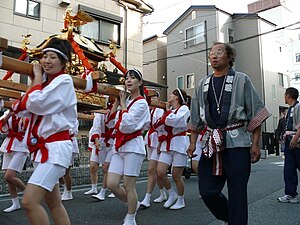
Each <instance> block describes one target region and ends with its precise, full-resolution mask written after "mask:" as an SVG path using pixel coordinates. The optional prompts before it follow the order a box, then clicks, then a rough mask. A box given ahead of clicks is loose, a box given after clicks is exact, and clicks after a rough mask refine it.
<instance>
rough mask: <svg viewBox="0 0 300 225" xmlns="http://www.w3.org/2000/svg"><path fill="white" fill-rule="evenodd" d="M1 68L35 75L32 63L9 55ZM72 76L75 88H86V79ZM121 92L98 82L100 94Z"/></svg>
mask: <svg viewBox="0 0 300 225" xmlns="http://www.w3.org/2000/svg"><path fill="white" fill-rule="evenodd" d="M0 69H3V70H8V71H14V72H16V73H20V74H24V75H27V76H31V77H32V76H33V66H32V64H30V63H27V62H23V61H20V60H17V59H14V58H11V57H8V56H2V65H0ZM98 72H99V71H98ZM100 73H101V72H99V74H100ZM96 74H97V73H96ZM71 77H72V79H73V82H74V87H75V88H77V89H85V88H86V80H85V79H82V78H79V77H75V76H71ZM93 79H94V78H93ZM119 92H120V90H119V89H117V88H115V87H111V86H107V85H103V84H99V83H98V84H97V93H99V94H105V95H110V96H113V97H119Z"/></svg>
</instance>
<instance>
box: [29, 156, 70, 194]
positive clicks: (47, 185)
mask: <svg viewBox="0 0 300 225" xmlns="http://www.w3.org/2000/svg"><path fill="white" fill-rule="evenodd" d="M34 167H35V169H34V171H33V173H32V175H31V177H30V178H29V181H28V183H30V184H34V185H37V186H39V187H42V188H44V189H46V190H48V191H50V192H52V191H53V188H54V186H55V185H56V184H58V180H59V178H61V177H62V176H64V175H65V172H66V168H65V167H63V166H60V165H58V164H52V163H47V162H45V163H34Z"/></svg>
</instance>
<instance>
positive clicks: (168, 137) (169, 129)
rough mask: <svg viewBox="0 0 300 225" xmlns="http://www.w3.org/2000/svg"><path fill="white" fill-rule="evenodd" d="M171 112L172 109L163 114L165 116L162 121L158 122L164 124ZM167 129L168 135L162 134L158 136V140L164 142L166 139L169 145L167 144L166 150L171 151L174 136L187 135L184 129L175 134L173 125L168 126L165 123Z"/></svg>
mask: <svg viewBox="0 0 300 225" xmlns="http://www.w3.org/2000/svg"><path fill="white" fill-rule="evenodd" d="M179 109H180V107H179V108H177V109H176V110H175V112H174V114H176V113H177V112H178V110H179ZM169 114H170V111H169V112H167V113H165V115H164V116H163V118H162V119H161V121H160V122H158V123H157V124H159V125H160V124H162V123H165V120H166V117H167V116H168V115H169ZM165 130H166V131H167V135H161V136H159V137H158V141H159V142H163V141H166V142H167V145H166V150H167V151H170V148H171V140H172V138H174V137H178V136H186V131H182V132H180V133H178V134H173V127H170V126H167V125H165Z"/></svg>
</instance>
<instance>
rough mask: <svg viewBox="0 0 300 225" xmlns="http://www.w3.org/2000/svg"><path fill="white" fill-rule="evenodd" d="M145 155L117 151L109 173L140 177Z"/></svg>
mask: <svg viewBox="0 0 300 225" xmlns="http://www.w3.org/2000/svg"><path fill="white" fill-rule="evenodd" d="M144 158H145V156H144V155H142V154H137V153H131V152H129V153H124V152H123V153H115V154H113V156H112V159H111V163H110V165H109V168H108V172H109V173H116V174H120V175H125V176H133V177H138V176H139V175H140V172H141V167H142V163H143V160H144Z"/></svg>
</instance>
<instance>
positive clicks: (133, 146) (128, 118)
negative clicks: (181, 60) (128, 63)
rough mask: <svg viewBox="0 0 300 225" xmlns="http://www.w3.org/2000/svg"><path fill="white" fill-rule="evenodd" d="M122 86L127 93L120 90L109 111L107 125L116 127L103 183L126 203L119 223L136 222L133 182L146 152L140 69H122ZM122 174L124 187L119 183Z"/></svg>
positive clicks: (132, 224) (145, 106)
mask: <svg viewBox="0 0 300 225" xmlns="http://www.w3.org/2000/svg"><path fill="white" fill-rule="evenodd" d="M125 87H126V89H127V90H128V91H129V92H130V95H129V96H128V97H127V95H126V93H125V92H124V91H120V97H119V98H117V99H116V100H115V102H114V104H113V107H112V109H111V113H110V116H111V117H112V118H115V119H113V120H111V121H110V123H109V124H108V126H109V127H114V128H115V129H116V135H115V146H114V148H115V149H114V154H113V156H112V160H111V163H110V166H109V169H108V177H107V185H108V187H109V188H110V190H111V191H112V192H113V193H114V194H115V195H116V197H117V198H119V199H120V200H121V201H123V202H126V203H127V207H128V212H127V215H126V217H125V219H124V224H123V225H136V220H135V215H136V211H137V208H138V197H137V193H136V189H135V185H136V180H137V177H138V176H139V174H140V170H141V166H142V162H143V160H144V158H145V155H146V151H145V144H144V140H143V136H142V133H143V131H144V130H145V128H147V127H148V125H149V123H150V112H149V107H148V104H147V101H146V100H145V99H144V97H143V95H144V91H143V78H142V74H141V72H140V71H138V70H136V69H130V70H128V71H127V72H126V74H125ZM118 108H120V110H118ZM122 176H123V185H124V187H123V186H120V181H121V178H122Z"/></svg>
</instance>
